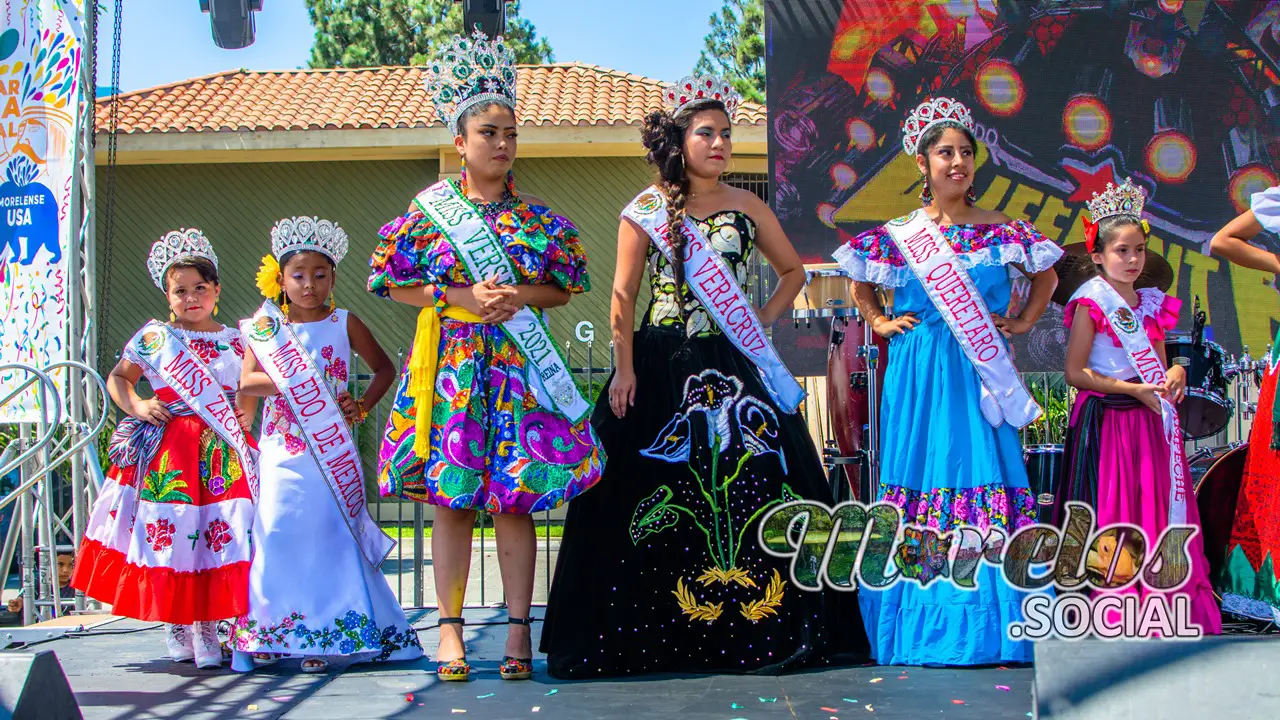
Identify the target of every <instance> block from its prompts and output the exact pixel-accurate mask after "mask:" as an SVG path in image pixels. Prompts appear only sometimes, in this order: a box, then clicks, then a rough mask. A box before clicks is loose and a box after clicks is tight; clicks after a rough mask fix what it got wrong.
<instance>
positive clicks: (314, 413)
mask: <svg viewBox="0 0 1280 720" xmlns="http://www.w3.org/2000/svg"><path fill="white" fill-rule="evenodd" d="M240 332H241V333H243V334H244V337H245V339H246V340H247V341H248V342H249V345H250V346H251V347H252V348H253V354H254V357H256V358H257V359H258V363H259V364H261V365H262V369H263V370H265V371H266V373H267V375H269V376H270V377H271V381H272V382H274V383H275V385H276V390H277V391H278V392H279V393H280V395H281V396H282V397H283V398H284V400H285V402H287V403H289V408H290V409H292V410H293V416H294V417H295V418H297V420H298V424H299V425H301V426H302V438H303V439H304V440H305V441H306V443H307V448H308V449H309V450H310V451H311V456H312V457H313V458H315V461H316V466H317V467H319V468H320V474H321V475H322V476H323V477H324V480H325V484H326V485H328V486H329V491H330V492H331V493H332V494H333V500H334V502H335V503H337V505H338V510H339V511H340V514H341V515H342V518H343V520H345V521H346V523H347V528H348V529H349V530H351V536H352V537H353V538H355V540H356V544H357V545H358V546H359V547H360V552H361V553H363V554H364V557H365V559H366V560H368V561H369V562H370V563H371V564H372V565H373V566H374V567H378V566H379V565H381V564H382V561H383V560H385V559H386V557H387V555H388V554H390V553H391V549H392V548H393V547H395V541H393V540H392V539H391V538H390V537H388V536H387V534H386V533H384V532H383V531H382V528H380V527H378V523H377V522H375V521H374V519H373V518H372V517H371V516H370V515H369V506H368V503H367V502H366V500H365V488H364V467H363V466H362V465H361V463H360V455H359V454H358V453H357V452H356V443H355V439H354V438H353V437H352V435H351V430H350V428H348V427H347V421H346V418H345V417H344V416H343V414H342V409H341V408H340V407H339V406H338V400H337V398H335V397H334V395H333V393H332V392H330V390H329V387H328V386H327V385H326V384H325V382H324V378H323V376H322V375H321V374H320V369H319V368H317V367H316V364H315V361H314V360H312V358H311V354H310V353H309V352H307V348H306V346H304V345H303V344H302V341H301V340H299V339H298V336H297V335H296V334H295V333H294V332H293V330H292V329H291V328H290V327H289V322H288V320H286V319H285V318H284V316H283V315H282V314H281V313H280V309H279V308H277V307H276V306H275V303H272V302H271V301H270V300H267V301H265V302H263V303H262V308H261V309H259V310H258V312H257V314H255V315H254V316H253V317H252V318H249V319H248V320H243V321H241V323H240Z"/></svg>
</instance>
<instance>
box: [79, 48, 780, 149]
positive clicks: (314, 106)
mask: <svg viewBox="0 0 1280 720" xmlns="http://www.w3.org/2000/svg"><path fill="white" fill-rule="evenodd" d="M517 83H518V86H517V92H518V94H519V98H520V101H519V107H518V108H517V110H518V115H519V118H520V123H521V125H524V126H556V125H565V126H583V125H617V124H622V125H638V124H639V123H640V121H641V120H642V119H643V118H644V116H645V114H646V113H648V112H649V111H650V110H652V109H653V108H655V107H658V106H659V105H660V104H661V102H662V99H661V93H662V86H663V83H662V82H661V81H658V80H652V79H650V78H644V77H640V76H639V75H631V74H629V73H622V72H617V71H615V70H609V69H607V68H602V67H599V66H596V65H584V64H581V63H555V64H551V65H522V66H520V68H519V70H518V73H517ZM110 107H111V102H110V98H102V99H100V100H99V101H98V108H97V123H98V124H97V127H98V130H99V131H105V130H106V129H107V128H108V127H109V113H110ZM734 121H735V123H738V124H749V125H763V124H764V121H765V108H764V106H763V105H758V104H755V103H744V104H743V107H742V108H741V109H739V110H738V113H737V117H736V118H734ZM436 122H437V119H436V113H435V109H434V108H433V107H432V106H431V103H430V102H429V101H428V98H427V94H426V91H425V89H424V88H423V82H422V70H420V69H418V68H407V67H379V68H362V69H333V70H295V71H287V72H257V71H248V70H241V71H232V72H225V73H218V74H216V75H208V76H205V77H199V78H194V79H192V80H184V81H182V82H178V83H173V84H171V85H163V86H161V87H156V88H151V89H148V90H138V91H135V92H130V93H125V94H122V95H121V96H120V106H119V130H120V132H121V133H161V132H214V131H219V130H227V131H271V130H368V129H394V128H420V127H429V126H431V125H433V124H435V123H436Z"/></svg>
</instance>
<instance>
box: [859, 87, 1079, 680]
mask: <svg viewBox="0 0 1280 720" xmlns="http://www.w3.org/2000/svg"><path fill="white" fill-rule="evenodd" d="M971 122H972V121H971V120H970V116H969V112H968V109H966V108H965V107H964V106H963V105H961V104H960V103H957V102H955V101H952V100H948V99H946V98H938V99H937V100H936V101H931V102H926V103H923V104H922V105H921V106H920V107H919V108H917V110H916V111H914V112H913V113H912V115H911V117H910V118H909V119H908V122H907V125H906V127H905V128H904V134H905V139H904V150H905V151H906V152H908V153H909V154H911V155H915V156H916V164H917V166H918V168H919V170H920V172H921V174H922V176H923V177H922V184H923V189H922V191H921V200H922V201H923V202H924V204H925V212H927V213H928V216H929V218H930V219H931V220H933V221H934V222H936V223H937V224H938V226H939V227H940V229H941V231H942V236H943V237H944V238H945V239H946V240H947V241H948V242H950V244H951V249H952V250H953V251H954V252H955V253H956V254H957V255H958V256H959V260H960V263H961V265H962V266H963V268H964V269H965V270H966V271H967V273H968V275H969V277H970V278H971V279H972V281H973V283H974V284H975V286H976V287H977V289H978V291H979V292H981V294H982V299H983V300H984V301H985V303H986V305H987V307H988V308H989V309H991V310H992V311H993V313H994V315H993V318H992V319H993V321H994V323H995V325H996V326H997V327H998V328H1000V330H1001V331H1002V332H1004V333H1006V334H1021V333H1025V332H1027V331H1028V330H1030V329H1031V327H1032V325H1034V324H1035V322H1036V320H1037V319H1039V317H1040V314H1041V313H1042V312H1043V311H1044V308H1045V306H1047V305H1048V303H1049V298H1050V296H1051V295H1052V294H1053V289H1054V287H1055V285H1056V274H1055V273H1054V271H1053V264H1054V261H1056V260H1057V259H1058V258H1059V257H1060V256H1061V254H1062V250H1061V249H1060V248H1058V247H1057V246H1056V245H1055V244H1054V243H1053V242H1052V241H1050V240H1049V239H1048V238H1046V237H1044V236H1043V235H1041V234H1040V233H1039V232H1037V231H1036V229H1035V228H1034V227H1032V226H1031V224H1029V223H1027V222H1025V221H1021V220H1018V221H1013V220H1010V219H1009V218H1008V217H1006V216H1005V215H1003V214H1001V213H998V212H993V211H990V210H984V209H982V208H979V207H976V206H975V205H974V204H973V202H974V200H973V196H974V192H973V173H974V167H975V162H974V156H975V153H976V152H977V149H978V144H977V141H976V140H975V139H974V137H973V133H972V130H971V129H970V127H969V126H970V125H971ZM835 259H836V260H837V261H838V262H839V263H840V265H841V267H843V268H844V269H845V270H846V271H847V272H849V274H850V275H851V276H852V277H853V279H854V281H855V286H854V291H855V293H856V296H857V301H858V306H859V310H860V311H861V313H862V315H863V317H864V318H865V320H866V322H870V323H872V327H873V328H874V330H875V332H876V333H877V334H879V335H880V336H882V337H886V338H889V339H890V341H889V363H888V366H887V368H886V373H885V380H884V395H883V397H884V398H885V401H884V402H883V403H882V407H881V415H880V418H881V421H880V427H881V432H880V442H881V447H880V457H881V463H882V464H881V467H880V479H881V490H880V497H879V499H880V500H885V501H888V502H892V503H893V504H895V505H897V506H899V507H901V508H903V512H904V517H903V522H904V523H908V524H915V525H919V526H921V527H927V528H928V529H930V530H934V531H936V532H939V533H945V532H948V531H950V530H951V529H953V528H954V527H956V526H958V525H961V524H965V525H971V526H976V527H979V528H981V529H982V530H983V532H985V531H986V530H987V529H988V528H991V527H995V528H999V529H1001V530H1003V531H1004V532H1005V533H1006V534H1007V535H1012V534H1013V532H1014V531H1016V530H1017V529H1019V528H1021V527H1023V526H1025V525H1028V524H1032V523H1034V522H1035V521H1036V516H1035V509H1034V508H1035V505H1034V502H1033V499H1032V496H1031V493H1030V490H1029V489H1028V483H1027V472H1026V467H1025V466H1024V465H1023V460H1022V448H1021V445H1020V443H1019V440H1018V432H1017V429H1016V428H1014V427H1013V426H1012V425H1010V424H1008V423H1007V422H1002V423H1001V424H1000V425H999V427H992V425H991V423H990V422H988V421H987V419H986V418H985V417H984V415H983V412H982V410H981V409H980V403H979V398H980V393H981V389H982V382H981V380H980V379H979V376H978V373H977V370H976V369H975V368H974V366H973V364H972V363H971V362H970V361H969V359H968V357H967V356H966V355H965V352H964V350H963V348H962V347H961V346H960V343H959V342H958V341H957V340H956V338H955V336H954V335H953V334H952V332H951V329H950V327H949V326H948V325H947V322H946V320H945V319H944V317H943V315H942V313H940V312H939V311H938V310H937V308H936V307H935V306H934V304H933V302H932V301H931V300H930V298H929V295H928V294H927V293H926V292H925V289H924V286H923V285H922V284H921V283H920V281H919V280H917V279H916V277H915V275H914V273H913V272H912V270H911V268H910V267H908V266H907V264H906V262H905V260H904V259H903V256H902V254H901V253H900V252H899V250H898V247H897V245H896V244H895V243H894V240H893V238H892V237H891V236H890V235H889V232H888V231H887V230H886V229H885V228H884V227H883V226H882V227H878V228H875V229H873V230H868V231H867V232H864V233H862V234H861V235H858V236H857V237H855V238H853V239H852V240H850V241H849V242H847V243H846V244H844V245H843V246H841V247H840V248H839V249H838V250H837V251H836V252H835ZM1010 267H1013V268H1016V269H1017V270H1018V271H1021V272H1023V273H1026V274H1029V275H1031V277H1032V281H1031V283H1032V287H1031V294H1030V297H1029V299H1028V301H1027V306H1026V308H1025V309H1024V310H1023V311H1022V313H1021V315H1019V316H1016V317H1005V312H1004V310H1005V309H1006V308H1008V307H1009V302H1010V291H1011V282H1010V277H1011V274H1010ZM875 285H879V286H881V287H885V288H891V289H893V291H894V308H893V310H894V312H895V313H896V315H897V316H896V317H895V318H890V317H888V316H887V315H885V312H884V308H883V307H881V304H880V302H879V300H878V299H877V297H876V292H875V289H874V286H875ZM975 582H976V584H977V588H976V590H968V589H962V588H959V587H957V586H956V585H954V584H953V583H952V582H951V581H950V580H948V579H945V578H943V579H936V580H933V581H932V583H931V584H927V585H919V584H916V583H915V582H908V581H901V582H899V583H898V584H896V585H894V586H892V587H890V588H888V589H886V590H880V591H872V590H869V589H866V588H864V589H863V590H862V591H861V592H860V595H861V603H862V613H863V618H864V620H865V621H866V623H867V634H868V636H869V637H870V639H871V647H872V652H873V654H874V656H875V659H876V661H877V662H879V663H881V664H884V665H893V664H901V665H979V664H989V663H999V662H1029V661H1030V660H1031V644H1030V643H1029V642H1026V641H1018V642H1015V641H1012V640H1009V639H1008V638H1007V637H1006V636H1005V628H1006V627H1007V626H1008V624H1009V623H1010V622H1013V621H1017V620H1021V619H1022V611H1021V602H1022V598H1023V593H1022V592H1021V591H1018V590H1016V589H1014V588H1013V587H1012V586H1010V585H1009V584H1008V583H1006V581H1005V579H1004V577H1003V574H1002V573H1001V571H1000V569H999V568H998V567H995V566H991V565H987V564H985V563H983V564H981V565H980V568H979V570H978V574H977V576H976V578H975Z"/></svg>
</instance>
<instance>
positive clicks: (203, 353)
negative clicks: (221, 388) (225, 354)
mask: <svg viewBox="0 0 1280 720" xmlns="http://www.w3.org/2000/svg"><path fill="white" fill-rule="evenodd" d="M187 345H189V346H191V350H192V352H194V353H195V354H196V355H198V356H200V359H201V360H203V361H205V362H206V363H208V362H213V360H214V359H215V358H217V357H218V355H220V354H221V353H220V352H219V348H218V343H217V342H215V341H213V340H206V339H205V338H192V339H191V340H188V341H187Z"/></svg>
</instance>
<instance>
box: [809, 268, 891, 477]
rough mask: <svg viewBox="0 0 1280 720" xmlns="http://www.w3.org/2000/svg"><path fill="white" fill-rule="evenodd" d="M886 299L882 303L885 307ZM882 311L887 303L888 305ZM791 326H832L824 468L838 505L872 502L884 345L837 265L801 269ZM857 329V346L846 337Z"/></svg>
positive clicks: (876, 472) (877, 467) (877, 470)
mask: <svg viewBox="0 0 1280 720" xmlns="http://www.w3.org/2000/svg"><path fill="white" fill-rule="evenodd" d="M887 299H888V298H884V297H882V298H881V300H882V301H885V300H887ZM885 304H886V307H887V306H888V303H887V302H886V303H885ZM791 317H792V322H793V323H794V325H795V327H797V328H798V327H800V323H801V321H803V322H804V324H805V327H811V326H812V324H813V321H814V320H823V321H829V322H830V323H831V329H830V333H829V335H828V343H827V407H828V409H829V412H828V413H827V417H826V423H827V437H829V438H831V439H830V440H828V441H827V442H826V447H825V448H823V453H822V460H823V465H824V466H825V467H826V468H827V471H828V474H829V478H830V481H831V483H832V492H833V494H834V495H835V498H836V500H837V502H839V501H842V500H846V499H850V498H853V499H857V500H862V501H867V500H870V499H873V498H874V497H875V494H876V490H877V489H878V488H879V475H880V461H879V457H878V453H877V448H879V434H880V418H879V410H880V388H881V387H882V385H883V382H884V363H883V362H881V360H882V358H884V357H885V356H886V355H885V354H886V353H887V352H888V343H887V341H886V340H884V339H883V338H881V337H880V336H878V335H876V334H875V333H874V332H872V331H871V326H870V325H868V324H867V323H866V322H864V321H863V320H862V317H861V315H860V314H859V313H858V310H857V306H856V303H855V302H854V297H853V278H851V277H850V276H849V275H848V273H846V272H845V271H844V270H842V269H841V268H840V266H839V265H837V264H835V263H829V264H821V265H806V266H805V288H804V291H803V292H801V293H800V295H798V296H797V297H796V300H795V304H794V306H793V307H792V311H791ZM855 323H856V324H857V326H858V328H859V329H861V331H862V338H861V342H857V343H855V342H851V338H850V337H849V333H850V331H851V330H852V326H853V325H854V324H855Z"/></svg>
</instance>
